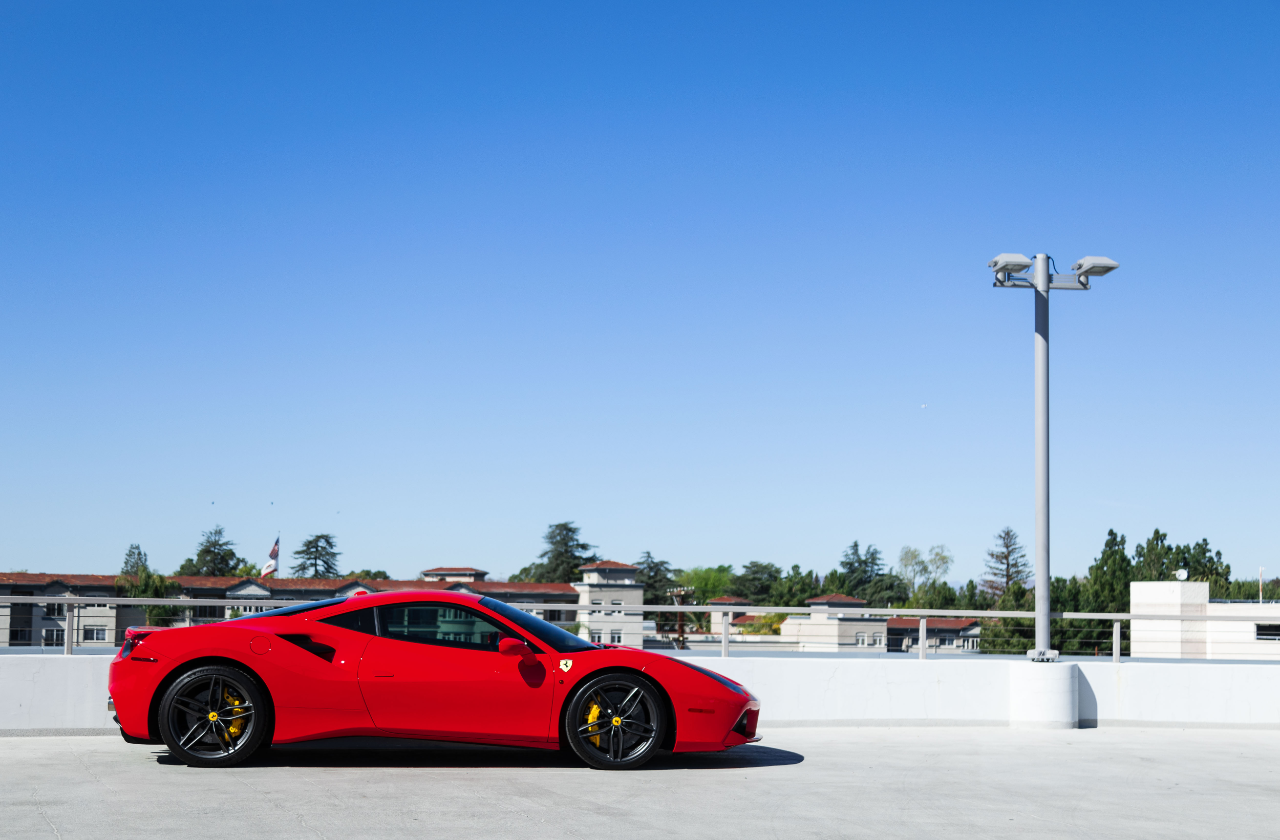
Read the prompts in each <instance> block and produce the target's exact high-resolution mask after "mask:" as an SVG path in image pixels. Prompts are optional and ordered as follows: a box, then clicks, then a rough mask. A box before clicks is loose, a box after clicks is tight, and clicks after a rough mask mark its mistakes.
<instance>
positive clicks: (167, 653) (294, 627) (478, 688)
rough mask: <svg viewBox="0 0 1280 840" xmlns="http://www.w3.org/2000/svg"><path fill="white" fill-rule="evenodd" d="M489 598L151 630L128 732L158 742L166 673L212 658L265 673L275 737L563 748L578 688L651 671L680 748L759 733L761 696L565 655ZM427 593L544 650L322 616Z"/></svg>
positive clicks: (373, 599) (134, 674)
mask: <svg viewBox="0 0 1280 840" xmlns="http://www.w3.org/2000/svg"><path fill="white" fill-rule="evenodd" d="M480 601H481V597H480V596H478V595H469V594H463V593H456V592H440V591H431V592H421V593H418V592H384V593H378V594H376V595H364V596H358V597H353V598H348V599H346V600H345V601H344V602H342V603H340V604H334V605H331V606H326V607H320V608H317V609H312V610H309V611H307V612H303V613H300V614H297V615H275V616H272V615H264V616H261V617H259V616H252V617H246V618H241V619H237V620H234V621H226V622H219V623H216V624H206V625H200V626H196V627H182V628H172V629H163V630H157V631H154V632H150V633H149V634H147V635H145V636H142V635H141V634H139V635H138V636H137V638H141V641H140V642H137V643H136V644H134V645H133V646H132V650H127V651H126V650H125V649H122V652H121V654H120V655H118V656H117V657H116V659H115V660H114V661H113V662H112V663H111V676H110V681H109V690H110V693H111V697H112V699H113V701H114V702H115V707H116V716H117V719H118V720H119V722H120V727H121V729H123V730H124V732H125V733H126V734H127V735H129V736H131V737H133V738H138V739H149V740H154V739H155V738H156V737H157V733H156V731H155V722H154V720H153V713H154V707H155V706H156V704H157V703H158V700H159V696H158V695H159V693H160V692H161V689H163V688H164V687H166V686H167V680H166V678H167V677H169V676H171V675H173V676H176V675H177V674H179V673H181V672H182V671H184V670H186V669H187V668H188V667H193V666H198V664H201V663H203V662H211V661H217V660H223V661H226V660H230V661H232V662H235V663H238V664H239V665H240V666H242V667H243V668H245V669H247V670H249V671H251V672H252V673H253V674H255V675H256V676H257V677H258V678H259V680H261V682H262V684H263V685H264V686H265V687H266V689H267V692H268V693H269V694H270V697H271V701H272V705H273V707H274V719H275V728H274V731H273V734H272V743H277V744H283V743H290V742H296V741H308V740H314V739H318V738H333V737H339V736H346V735H374V736H392V737H409V738H426V739H431V740H443V741H462V742H469V743H483V744H505V745H511V746H526V747H541V748H546V749H556V748H558V747H559V745H560V729H561V715H562V711H563V706H564V703H565V700H566V699H567V698H568V697H570V696H571V695H572V692H573V689H574V687H575V686H577V685H578V684H579V683H580V682H582V681H583V680H586V679H589V678H591V677H592V676H594V675H596V674H599V673H601V672H604V671H609V670H629V671H636V672H640V673H643V674H645V675H646V676H648V677H649V678H650V679H652V680H653V681H654V682H656V683H657V684H658V685H659V686H660V687H661V688H662V689H663V690H664V691H665V692H666V694H667V696H668V698H669V699H670V701H671V708H670V711H671V712H672V713H673V715H674V723H675V739H674V743H673V749H674V751H676V752H693V751H715V750H723V749H727V748H729V747H733V746H737V745H739V744H743V743H747V742H748V741H752V740H756V738H755V723H756V718H757V716H758V714H759V708H760V703H759V701H758V700H756V699H755V697H753V696H751V694H750V692H748V691H746V689H742V688H741V687H737V688H731V687H729V685H725V684H724V683H721V682H719V681H717V679H715V678H714V677H712V676H709V675H708V674H706V673H703V672H701V671H700V670H699V669H697V668H695V667H692V666H691V665H688V664H685V663H684V662H682V661H680V660H676V659H673V658H671V657H668V656H663V655H661V654H657V653H651V652H647V651H642V650H636V649H634V648H623V647H601V648H598V649H592V650H586V651H579V652H573V653H558V652H556V651H555V650H553V649H551V648H550V646H548V645H547V644H546V643H545V642H543V641H541V640H540V639H537V638H535V637H532V636H531V635H530V634H529V633H527V632H523V631H521V630H520V628H518V627H516V626H515V625H513V624H512V623H511V622H508V621H507V620H505V618H503V617H502V616H501V615H499V614H497V613H495V612H494V611H492V610H489V609H487V608H486V606H485V605H484V604H482V603H480ZM421 602H436V603H441V604H456V605H458V606H461V607H466V608H468V609H472V610H475V611H478V612H480V613H483V614H484V615H485V617H486V619H488V620H490V621H491V622H492V623H494V624H495V625H497V626H499V627H500V628H502V629H503V630H504V631H505V632H506V633H507V634H508V635H511V636H515V637H519V638H522V639H525V640H526V641H527V642H528V644H529V647H530V649H531V652H530V653H527V654H525V655H524V656H510V655H503V654H500V653H498V652H496V651H488V650H470V649H464V648H456V647H446V646H442V645H434V644H423V643H419V642H411V641H404V640H400V639H395V638H388V637H384V636H373V635H369V634H366V633H362V632H359V631H356V630H348V629H345V628H341V627H336V626H334V625H332V624H327V623H325V622H324V621H322V619H325V618H331V617H333V616H335V615H338V614H341V613H345V612H350V611H353V610H359V609H365V608H367V607H374V606H383V605H390V604H405V603H415V604H416V603H421ZM728 682H729V683H730V684H731V685H733V686H736V685H737V684H736V683H732V681H728ZM740 722H741V724H742V725H739V724H740ZM735 728H736V729H737V731H734V730H735Z"/></svg>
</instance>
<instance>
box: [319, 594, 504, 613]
mask: <svg viewBox="0 0 1280 840" xmlns="http://www.w3.org/2000/svg"><path fill="white" fill-rule="evenodd" d="M483 597H484V596H483V595H476V594H473V593H471V592H450V591H448V590H443V589H428V590H417V591H415V590H401V591H398V592H370V593H368V594H365V595H349V596H347V600H345V601H343V602H342V603H341V604H334V611H335V612H346V611H347V610H350V609H363V608H365V607H376V606H381V605H383V604H404V603H408V602H411V601H435V602H436V603H448V604H477V603H479V602H480V600H481V599H482V598H483Z"/></svg>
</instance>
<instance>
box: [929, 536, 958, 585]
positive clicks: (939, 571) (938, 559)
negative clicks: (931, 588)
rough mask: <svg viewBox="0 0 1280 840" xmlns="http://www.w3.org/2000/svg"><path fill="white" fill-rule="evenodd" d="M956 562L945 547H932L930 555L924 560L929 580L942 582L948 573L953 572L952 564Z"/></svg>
mask: <svg viewBox="0 0 1280 840" xmlns="http://www.w3.org/2000/svg"><path fill="white" fill-rule="evenodd" d="M955 561H956V559H955V558H954V557H952V556H951V552H950V551H948V550H947V547H946V546H945V545H934V546H930V547H929V555H928V556H927V557H925V559H924V565H925V568H926V569H928V579H929V580H934V581H936V580H942V579H943V578H945V577H946V576H947V572H949V571H951V564H953V563H955Z"/></svg>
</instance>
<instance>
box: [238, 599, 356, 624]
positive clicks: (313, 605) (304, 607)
mask: <svg viewBox="0 0 1280 840" xmlns="http://www.w3.org/2000/svg"><path fill="white" fill-rule="evenodd" d="M345 600H347V599H346V598H329V599H327V600H325V601H304V602H302V603H301V604H298V606H296V607H280V608H279V609H274V610H267V611H266V612H260V613H245V614H244V615H242V616H238V617H236V618H230V619H227V620H228V621H244V620H245V619H246V618H267V617H268V616H273V615H297V614H298V613H304V612H311V610H318V609H320V608H321V607H332V606H333V605H334V604H341V603H342V602H343V601H345Z"/></svg>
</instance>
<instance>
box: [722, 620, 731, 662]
mask: <svg viewBox="0 0 1280 840" xmlns="http://www.w3.org/2000/svg"><path fill="white" fill-rule="evenodd" d="M720 658H721V659H728V658H729V611H728V610H725V611H724V612H722V613H721V614H720Z"/></svg>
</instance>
